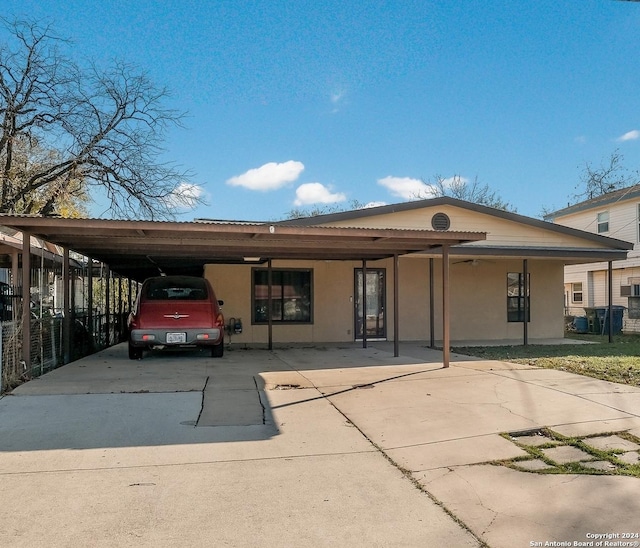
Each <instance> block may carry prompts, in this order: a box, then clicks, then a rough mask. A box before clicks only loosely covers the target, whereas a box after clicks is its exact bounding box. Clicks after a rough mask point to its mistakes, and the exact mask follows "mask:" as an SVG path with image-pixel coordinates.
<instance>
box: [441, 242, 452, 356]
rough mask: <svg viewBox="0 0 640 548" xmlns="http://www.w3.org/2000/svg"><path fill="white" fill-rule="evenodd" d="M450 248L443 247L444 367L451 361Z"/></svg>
mask: <svg viewBox="0 0 640 548" xmlns="http://www.w3.org/2000/svg"><path fill="white" fill-rule="evenodd" d="M449 306H450V302H449V246H448V245H443V246H442V366H443V367H449V361H450V359H451V349H450V348H449V345H450V344H451V339H450V336H451V334H450V332H449V327H450V325H449V324H450V310H449Z"/></svg>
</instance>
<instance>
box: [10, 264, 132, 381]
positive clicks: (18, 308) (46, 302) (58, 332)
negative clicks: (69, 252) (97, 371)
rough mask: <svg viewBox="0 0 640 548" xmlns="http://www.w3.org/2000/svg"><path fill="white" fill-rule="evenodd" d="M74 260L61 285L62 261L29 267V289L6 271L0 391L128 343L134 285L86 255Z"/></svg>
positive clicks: (15, 273)
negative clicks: (26, 344) (26, 324)
mask: <svg viewBox="0 0 640 548" xmlns="http://www.w3.org/2000/svg"><path fill="white" fill-rule="evenodd" d="M72 262H73V264H72V265H71V267H70V269H69V277H68V279H67V280H66V282H65V280H64V276H63V272H62V265H61V264H60V262H56V261H50V262H48V263H47V262H45V261H44V260H42V261H41V262H40V264H39V265H37V266H35V267H34V268H32V269H31V273H30V280H31V283H30V287H29V290H28V291H23V289H22V287H21V285H20V282H21V279H22V274H21V272H19V271H18V272H15V271H14V272H11V271H9V270H8V269H5V271H4V273H3V276H2V278H3V279H5V280H6V282H0V344H1V345H2V346H1V348H0V356H1V358H2V362H1V363H0V373H1V374H0V393H1V392H4V391H7V390H10V389H12V388H13V387H15V386H17V385H19V384H20V383H22V382H24V381H26V380H29V379H32V378H34V377H37V376H39V375H42V374H44V373H46V372H48V371H51V370H52V369H55V368H56V367H60V366H61V365H64V364H65V363H68V362H70V361H74V360H77V359H79V358H82V357H84V356H88V355H89V354H92V353H94V352H97V351H98V350H102V349H103V348H106V347H108V346H111V345H114V344H117V343H119V342H122V341H124V340H126V337H127V326H126V319H127V315H128V313H129V310H130V309H131V303H132V300H133V298H134V297H135V295H134V293H135V291H136V288H137V284H136V283H135V282H131V281H129V280H126V279H123V278H120V277H118V276H114V275H113V274H112V273H111V272H110V271H109V269H108V268H107V267H106V266H105V265H103V264H101V263H95V262H94V261H91V260H89V259H87V258H86V257H82V256H76V257H74V260H73V261H72ZM65 283H66V284H67V285H65ZM25 298H28V299H29V310H30V317H31V319H30V322H31V324H30V339H31V340H30V348H29V350H30V360H29V363H28V364H27V363H25V362H24V360H23V356H24V352H23V328H22V327H23V326H22V317H23V303H24V299H25ZM65 302H66V303H67V304H66V305H65V304H64V303H65ZM65 306H66V313H65ZM65 315H66V316H67V317H68V320H69V321H68V322H65V320H64V316H65ZM65 329H68V331H69V333H68V334H65ZM65 339H67V341H68V344H66V345H65ZM65 352H66V353H67V355H65Z"/></svg>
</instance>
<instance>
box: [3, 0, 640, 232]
mask: <svg viewBox="0 0 640 548" xmlns="http://www.w3.org/2000/svg"><path fill="white" fill-rule="evenodd" d="M3 13H4V15H5V17H12V16H17V17H25V16H26V17H32V18H36V19H41V20H43V21H46V22H49V23H52V25H53V26H54V27H55V28H56V29H57V30H58V31H59V33H60V34H61V35H64V36H66V37H69V38H70V39H72V40H73V53H74V56H75V57H77V59H78V60H83V59H93V60H95V61H96V62H97V63H98V64H101V63H104V64H105V65H106V64H107V63H109V62H110V60H112V59H116V58H118V59H125V60H127V61H130V62H133V63H135V64H137V65H138V66H140V67H141V68H143V69H145V70H146V71H147V72H148V73H149V74H150V75H151V77H152V79H153V80H154V81H155V82H156V83H157V84H159V85H166V86H167V87H168V88H170V89H171V91H172V98H171V101H170V106H174V107H176V108H178V109H180V110H184V111H187V112H188V117H187V118H186V120H185V126H186V127H185V128H182V129H178V128H176V129H175V130H172V131H171V132H170V134H169V135H168V138H167V141H166V148H167V152H166V159H167V160H170V161H173V162H176V163H177V164H179V165H181V166H182V167H184V168H186V169H190V170H191V171H192V172H193V177H192V182H193V183H195V184H196V185H198V186H197V191H198V192H201V193H202V196H203V197H204V199H205V200H206V201H207V204H208V205H206V206H201V207H198V208H197V209H196V210H192V211H188V212H183V213H180V214H179V216H178V218H179V219H181V220H190V219H192V218H195V217H208V218H217V219H236V220H238V219H244V220H277V219H282V218H284V217H285V216H286V214H287V212H288V211H290V210H291V209H293V208H294V207H302V208H308V207H313V206H321V205H322V204H329V205H339V206H341V207H347V208H348V207H349V203H350V201H352V200H357V201H358V202H360V203H362V204H367V203H395V202H402V201H406V200H408V199H411V198H412V197H415V195H416V193H417V192H421V193H422V194H423V195H426V194H427V193H428V190H429V189H428V187H427V186H425V182H429V181H430V180H433V179H434V178H435V177H436V176H440V177H443V178H448V177H453V176H460V177H464V178H467V179H469V180H473V179H475V178H477V179H478V180H479V182H480V183H482V184H485V183H486V184H488V185H489V186H490V187H491V188H492V189H494V190H496V191H497V192H498V193H499V194H500V196H501V197H502V198H503V199H504V200H506V201H507V202H509V203H511V204H512V205H513V206H514V207H515V208H516V209H517V211H518V212H519V213H521V214H524V215H530V216H532V217H538V216H540V214H541V211H542V209H543V207H546V208H560V207H564V206H566V205H567V202H568V199H569V197H570V196H571V195H572V194H574V192H575V187H576V185H577V184H578V183H579V180H580V175H581V173H582V170H583V167H584V164H585V162H590V163H592V164H594V165H596V166H597V165H599V164H600V163H602V162H603V161H606V159H607V158H608V157H609V156H610V155H611V153H613V152H614V151H616V150H618V151H619V152H620V154H622V155H623V157H624V164H625V165H626V166H627V167H628V168H629V169H632V170H636V169H640V92H639V91H638V90H640V85H639V84H640V54H639V52H640V3H636V2H622V1H614V0H598V1H596V0H555V1H547V0H530V1H524V0H521V1H514V0H485V1H481V0H456V1H453V0H438V1H430V0H419V1H413V0H390V1H387V2H383V1H378V2H368V1H361V2H360V1H358V2H356V1H355V0H354V1H349V0H347V1H345V0H336V1H324V0H323V1H320V0H316V1H311V0H310V1H307V2H298V1H293V0H290V1H278V0H265V1H261V0H254V1H249V0H235V1H213V0H211V1H204V0H202V1H189V0H182V1H178V0H174V1H171V2H170V1H155V2H154V1H149V0H137V1H130V0H126V1H125V0H112V1H109V0H102V1H95V0H65V1H63V2H61V1H59V0H19V1H18V0H4V1H3ZM3 33H5V31H4V30H2V31H0V39H2V37H3ZM99 209H100V208H99V207H97V206H96V207H95V208H94V209H93V210H92V213H93V214H95V215H98V214H100V211H99Z"/></svg>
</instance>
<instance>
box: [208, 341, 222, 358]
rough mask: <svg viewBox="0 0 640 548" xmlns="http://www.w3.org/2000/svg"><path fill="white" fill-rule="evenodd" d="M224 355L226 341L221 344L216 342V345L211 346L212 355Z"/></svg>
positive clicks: (214, 356)
mask: <svg viewBox="0 0 640 548" xmlns="http://www.w3.org/2000/svg"><path fill="white" fill-rule="evenodd" d="M223 355H224V342H221V343H220V344H216V345H215V346H213V347H211V357H213V358H222V356H223Z"/></svg>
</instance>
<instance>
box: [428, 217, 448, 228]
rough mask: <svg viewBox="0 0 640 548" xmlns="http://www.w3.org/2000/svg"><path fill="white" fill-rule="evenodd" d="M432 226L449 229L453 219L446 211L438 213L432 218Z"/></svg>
mask: <svg viewBox="0 0 640 548" xmlns="http://www.w3.org/2000/svg"><path fill="white" fill-rule="evenodd" d="M431 226H432V227H433V230H449V227H450V226H451V220H450V219H449V216H448V215H446V214H444V213H436V214H435V215H434V216H433V217H432V218H431Z"/></svg>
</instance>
